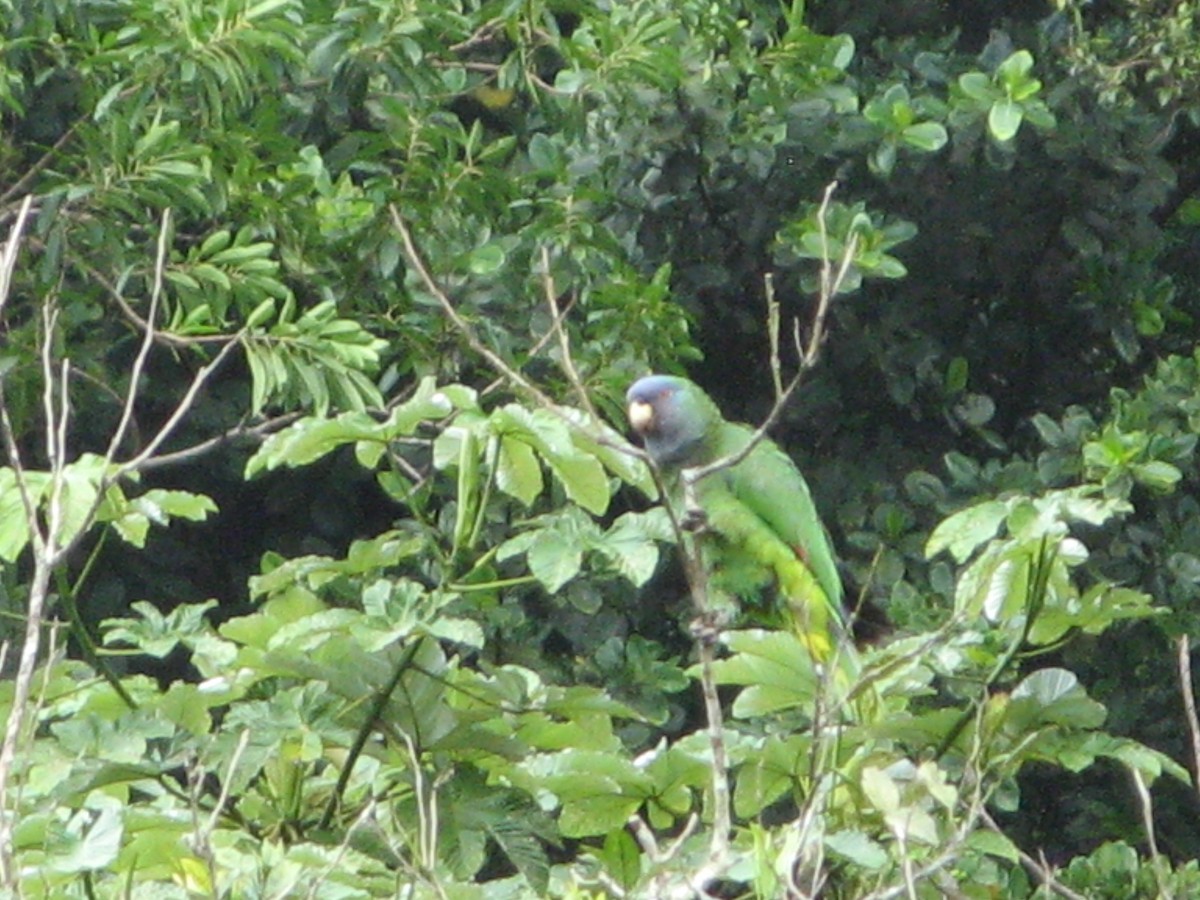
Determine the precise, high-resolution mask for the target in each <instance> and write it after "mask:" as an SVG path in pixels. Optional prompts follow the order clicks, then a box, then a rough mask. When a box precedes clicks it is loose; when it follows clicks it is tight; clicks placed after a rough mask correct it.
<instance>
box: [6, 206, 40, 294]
mask: <svg viewBox="0 0 1200 900" xmlns="http://www.w3.org/2000/svg"><path fill="white" fill-rule="evenodd" d="M32 205H33V197H32V196H26V197H25V199H24V200H23V201H21V207H20V209H19V210H18V211H17V218H16V221H15V222H13V226H12V228H10V229H9V231H8V240H7V241H5V242H4V248H3V250H2V251H0V312H3V311H4V304H5V303H7V302H8V293H9V289H10V288H11V287H12V273H13V269H14V268H15V267H16V264H17V248H18V247H20V246H21V233H22V232H23V231H24V230H25V220H26V219H27V218H29V210H30V208H31V206H32Z"/></svg>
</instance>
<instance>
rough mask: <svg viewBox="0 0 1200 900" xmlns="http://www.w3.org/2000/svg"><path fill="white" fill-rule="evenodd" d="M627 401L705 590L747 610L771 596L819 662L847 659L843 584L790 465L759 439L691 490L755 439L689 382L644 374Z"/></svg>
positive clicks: (824, 535) (809, 499)
mask: <svg viewBox="0 0 1200 900" xmlns="http://www.w3.org/2000/svg"><path fill="white" fill-rule="evenodd" d="M626 401H627V403H628V414H629V422H630V425H631V426H632V427H633V430H634V431H636V432H637V433H638V434H639V435H640V436H641V437H642V439H643V441H644V446H645V449H646V452H647V453H648V454H649V456H650V458H651V459H652V460H653V461H654V463H655V464H656V465H657V466H658V468H659V470H660V471H661V472H662V474H663V477H664V480H665V482H666V487H667V490H668V492H669V493H670V494H671V496H670V498H669V499H670V502H671V503H672V504H674V507H675V509H676V512H677V514H679V515H681V517H682V518H686V519H694V520H698V522H699V524H700V528H699V529H697V530H698V531H699V545H700V549H701V557H702V560H703V563H704V566H705V570H706V571H707V572H708V573H709V586H710V588H711V589H713V590H714V591H716V592H718V593H719V594H721V595H724V596H727V597H732V598H737V599H740V600H742V601H750V602H752V601H754V600H755V599H758V598H763V597H765V596H770V595H771V594H772V593H773V594H774V595H775V597H777V598H778V602H779V606H780V609H781V610H782V612H783V616H784V618H785V620H787V621H788V623H789V624H790V625H791V627H792V628H793V629H794V631H795V633H796V635H797V637H799V638H800V640H801V642H802V643H803V644H804V646H805V647H806V648H807V649H808V652H809V654H810V655H811V656H812V658H813V661H814V662H815V663H817V664H820V665H824V664H826V663H828V662H829V660H830V659H831V658H832V657H833V656H834V651H835V649H836V648H839V646H841V647H842V650H843V652H840V653H839V654H838V655H839V658H841V659H843V661H845V658H846V657H849V656H852V655H853V653H854V648H853V646H852V645H851V644H849V642H846V643H845V644H843V637H844V635H845V632H846V628H845V618H844V616H845V614H844V610H843V608H842V582H841V578H840V577H839V575H838V570H837V564H836V562H835V561H834V556H833V549H832V547H831V546H830V542H829V535H828V534H827V533H826V531H825V528H824V527H823V526H822V525H821V520H820V519H819V518H818V516H817V510H816V507H815V505H814V504H813V500H812V495H811V494H810V493H809V490H808V484H807V483H806V482H805V481H804V476H802V475H801V474H800V471H799V470H798V469H797V468H796V466H795V464H794V463H793V462H792V461H791V459H789V458H788V457H787V456H786V455H785V454H784V452H783V451H782V450H780V449H779V447H778V446H777V445H776V444H775V443H774V442H773V441H771V440H769V439H765V438H764V439H763V440H761V441H760V442H759V443H758V444H757V445H755V446H754V448H753V449H752V450H751V451H750V452H749V454H748V455H747V456H746V457H745V458H744V459H742V460H741V461H739V462H738V463H736V464H735V465H731V466H728V467H726V468H723V469H719V470H717V471H714V472H712V473H711V474H709V475H706V476H704V477H701V478H700V479H699V480H696V481H695V482H694V483H693V484H692V486H691V488H690V489H689V488H688V486H687V484H686V483H685V482H686V480H687V475H686V473H687V472H688V470H694V469H696V468H698V467H702V466H706V465H708V464H709V463H712V462H715V461H716V460H718V459H721V458H723V457H728V456H731V455H733V454H737V453H738V452H740V451H741V450H743V449H744V448H745V447H746V445H747V444H748V443H749V442H750V441H751V440H752V438H753V434H754V432H753V430H752V429H750V428H748V427H747V426H745V425H740V424H737V423H733V422H727V421H725V419H724V418H722V416H721V412H720V410H719V409H717V406H716V404H715V403H713V401H712V399H711V398H710V397H709V396H708V395H707V394H706V393H704V391H703V390H701V389H700V387H698V386H697V385H696V384H694V383H693V382H691V381H688V380H687V379H686V378H678V377H675V376H671V375H649V376H647V377H645V378H642V379H640V380H638V381H637V382H636V383H635V384H634V385H633V386H632V387H631V388H629V391H628V393H627V394H626ZM839 668H843V669H844V666H839Z"/></svg>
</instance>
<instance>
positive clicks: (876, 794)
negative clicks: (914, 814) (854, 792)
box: [859, 766, 900, 813]
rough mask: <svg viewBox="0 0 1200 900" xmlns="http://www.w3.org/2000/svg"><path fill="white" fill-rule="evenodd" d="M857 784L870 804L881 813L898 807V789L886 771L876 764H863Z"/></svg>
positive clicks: (889, 811)
mask: <svg viewBox="0 0 1200 900" xmlns="http://www.w3.org/2000/svg"><path fill="white" fill-rule="evenodd" d="M859 786H860V787H862V791H863V794H864V795H866V798H867V800H868V801H869V802H870V804H871V805H872V806H874V807H875V808H876V809H877V810H879V811H880V812H882V813H891V812H896V811H897V810H899V809H900V789H899V788H898V787H897V786H896V782H895V781H893V780H892V778H891V776H890V775H888V774H887V772H885V771H883V770H882V769H880V768H878V767H877V766H864V767H863V770H862V774H861V775H860V776H859Z"/></svg>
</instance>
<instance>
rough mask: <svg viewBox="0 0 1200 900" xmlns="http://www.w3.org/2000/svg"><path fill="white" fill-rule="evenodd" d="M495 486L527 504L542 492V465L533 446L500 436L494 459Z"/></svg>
mask: <svg viewBox="0 0 1200 900" xmlns="http://www.w3.org/2000/svg"><path fill="white" fill-rule="evenodd" d="M496 486H497V487H498V488H500V490H502V491H504V493H506V494H508V495H509V496H511V497H516V498H517V499H518V500H520V501H521V502H522V503H524V504H525V505H526V506H529V505H530V504H532V503H533V501H534V500H536V499H537V498H538V497H539V496H540V495H541V493H542V489H543V487H544V483H543V481H542V467H541V466H540V465H539V464H538V461H537V457H536V456H535V455H534V452H533V448H532V447H530V446H529V444H527V443H525V442H524V441H520V440H517V439H515V438H511V437H507V436H504V437H501V438H500V450H499V455H498V457H497V459H496Z"/></svg>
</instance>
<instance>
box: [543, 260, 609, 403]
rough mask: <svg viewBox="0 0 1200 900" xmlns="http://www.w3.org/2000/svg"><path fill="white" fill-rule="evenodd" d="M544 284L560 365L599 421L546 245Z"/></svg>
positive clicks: (576, 391)
mask: <svg viewBox="0 0 1200 900" xmlns="http://www.w3.org/2000/svg"><path fill="white" fill-rule="evenodd" d="M542 286H543V288H544V290H545V293H546V305H547V306H549V307H550V317H551V318H550V320H551V323H552V325H551V327H552V328H553V329H554V331H556V332H557V333H558V349H559V352H560V353H561V354H562V361H561V363H560V365H561V366H562V369H563V371H564V372H565V373H566V375H567V380H568V381H570V382H571V387H573V388H574V389H575V397H576V399H578V400H579V405H580V406H582V407H583V408H584V410H586V412H587V414H588V415H589V416H591V417H592V418H593V419H595V420H596V421H599V419H600V417H599V416H598V415H597V414H596V408H595V407H594V406H592V398H591V397H589V396H588V392H587V388H586V387H584V384H583V379H582V378H580V377H579V370H578V369H577V368H575V360H574V358H573V357H572V356H571V338H570V337H569V336H568V335H567V329H566V328H565V327H564V326H563V319H564V316H563V315H562V314H561V313H560V312H559V310H558V291H557V290H555V288H554V274H553V273H552V272H551V271H550V251H549V250H547V249H546V248H545V247H542Z"/></svg>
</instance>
